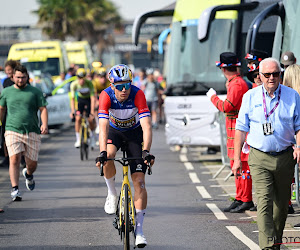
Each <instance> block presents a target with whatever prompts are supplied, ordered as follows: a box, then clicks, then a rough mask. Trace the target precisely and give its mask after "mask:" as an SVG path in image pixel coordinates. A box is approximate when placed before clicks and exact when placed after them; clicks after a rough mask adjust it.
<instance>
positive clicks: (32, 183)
mask: <svg viewBox="0 0 300 250" xmlns="http://www.w3.org/2000/svg"><path fill="white" fill-rule="evenodd" d="M22 173H23V176H24V177H25V179H26V180H25V183H26V187H27V189H28V190H29V191H32V190H33V189H34V187H35V181H34V179H33V176H32V178H31V179H27V178H26V173H27V168H23V170H22Z"/></svg>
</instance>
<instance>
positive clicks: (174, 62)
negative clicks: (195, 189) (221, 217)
mask: <svg viewBox="0 0 300 250" xmlns="http://www.w3.org/2000/svg"><path fill="white" fill-rule="evenodd" d="M272 2H273V3H274V2H277V1H270V0H269V1H262V0H260V1H250V0H215V1H211V0H202V1H198V0H178V1H177V2H176V5H175V9H174V10H173V12H172V11H171V10H158V11H152V12H147V13H144V14H141V15H139V16H138V17H137V18H136V19H135V21H134V25H133V31H132V39H133V43H135V44H136V45H137V44H138V38H139V30H140V27H141V25H142V24H143V23H144V22H145V21H146V20H147V19H148V18H150V17H159V16H166V15H168V14H171V15H173V20H172V23H171V25H170V29H171V31H170V36H171V39H170V43H169V44H168V46H167V53H166V56H165V60H167V63H166V64H165V65H167V69H165V72H166V81H167V90H166V98H165V115H166V126H165V134H166V140H167V143H168V144H170V145H174V144H177V145H187V146H208V147H214V146H219V145H220V141H221V140H220V128H219V123H218V120H217V112H218V111H217V109H216V108H215V107H214V106H213V105H212V103H211V102H210V100H209V99H208V98H207V96H206V95H205V94H206V92H207V91H208V89H209V88H214V89H215V90H216V91H217V93H218V94H219V95H220V96H221V97H222V98H224V99H225V97H226V87H225V78H224V76H223V75H222V73H221V71H220V69H218V68H217V67H216V63H215V62H216V61H219V55H220V54H221V53H222V52H225V51H231V52H235V53H237V55H238V56H239V58H241V59H242V58H244V57H245V53H244V51H245V49H244V44H245V40H246V34H247V31H248V27H249V26H250V24H251V21H252V20H253V19H254V17H255V16H256V15H257V14H258V13H259V12H260V11H261V10H262V9H264V8H265V7H266V6H268V5H269V4H271V3H272ZM199 22H200V23H199ZM198 29H199V30H198ZM274 30H275V24H274V25H273V28H272V27H271V26H269V27H267V29H265V31H264V41H262V42H261V43H260V44H259V46H258V47H260V49H264V50H267V51H270V48H271V47H269V46H268V45H269V44H272V39H273V35H274ZM198 33H199V34H201V36H199V38H200V39H198Z"/></svg>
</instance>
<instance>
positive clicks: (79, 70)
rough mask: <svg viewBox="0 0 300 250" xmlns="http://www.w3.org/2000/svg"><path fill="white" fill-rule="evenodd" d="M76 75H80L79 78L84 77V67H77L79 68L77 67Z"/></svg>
mask: <svg viewBox="0 0 300 250" xmlns="http://www.w3.org/2000/svg"><path fill="white" fill-rule="evenodd" d="M76 76H77V77H80V78H83V77H85V76H86V71H85V69H84V68H79V69H77V71H76Z"/></svg>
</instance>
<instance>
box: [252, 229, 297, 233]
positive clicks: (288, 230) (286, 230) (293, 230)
mask: <svg viewBox="0 0 300 250" xmlns="http://www.w3.org/2000/svg"><path fill="white" fill-rule="evenodd" d="M258 232H259V231H257V230H255V231H253V233H258ZM283 232H299V229H284V230H283Z"/></svg>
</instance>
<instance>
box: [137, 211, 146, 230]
mask: <svg viewBox="0 0 300 250" xmlns="http://www.w3.org/2000/svg"><path fill="white" fill-rule="evenodd" d="M135 212H136V216H135V217H136V229H135V234H136V235H138V234H139V235H143V234H144V233H143V222H144V216H145V213H146V209H143V210H141V209H136V210H135Z"/></svg>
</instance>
